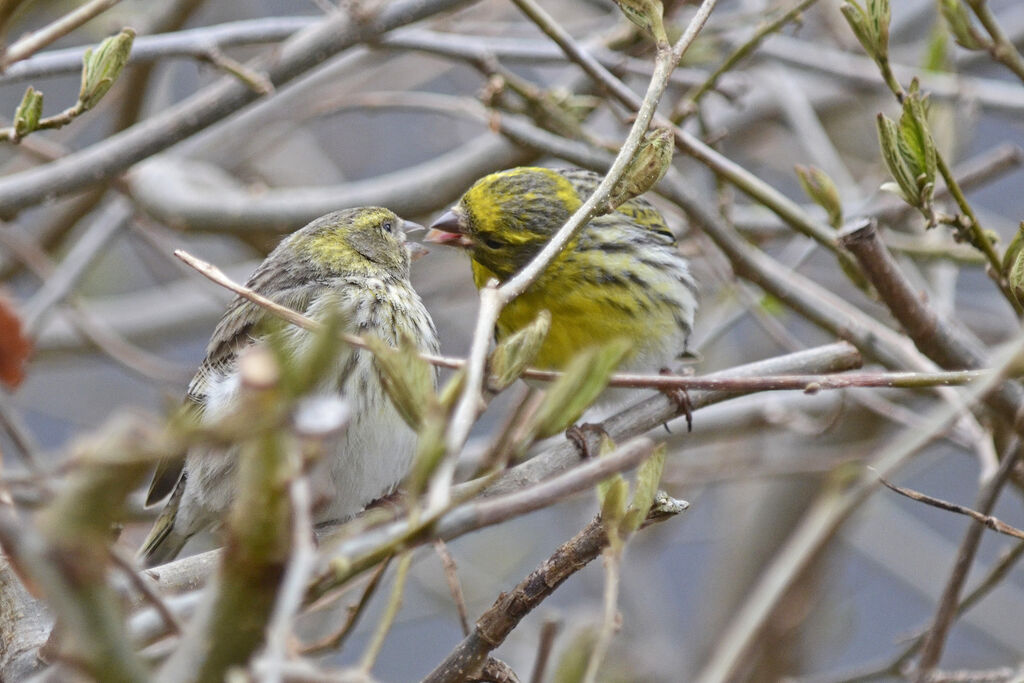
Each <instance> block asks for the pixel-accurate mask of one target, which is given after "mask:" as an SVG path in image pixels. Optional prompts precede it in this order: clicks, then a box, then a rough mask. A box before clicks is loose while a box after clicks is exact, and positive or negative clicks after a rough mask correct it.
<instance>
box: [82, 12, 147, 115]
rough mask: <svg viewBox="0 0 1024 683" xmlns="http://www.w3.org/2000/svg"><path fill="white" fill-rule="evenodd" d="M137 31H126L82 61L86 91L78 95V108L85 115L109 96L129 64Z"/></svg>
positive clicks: (122, 30) (124, 29) (90, 51)
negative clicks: (105, 96)
mask: <svg viewBox="0 0 1024 683" xmlns="http://www.w3.org/2000/svg"><path fill="white" fill-rule="evenodd" d="M133 40H135V31H134V30H133V29H131V28H127V27H126V28H123V29H121V32H120V33H118V34H117V35H116V36H111V37H110V38H107V39H106V40H104V41H103V42H102V43H100V44H99V47H97V48H96V51H95V52H94V51H93V50H92V49H88V50H86V51H85V57H84V58H83V59H82V88H81V90H79V92H78V104H79V106H80V107H81V108H82V111H89V110H90V109H92V108H93V107H95V106H96V104H97V103H99V101H100V100H101V99H103V96H104V95H106V94H107V91H108V90H110V87H111V86H112V85H114V81H116V80H117V77H118V76H120V75H121V70H122V69H124V65H125V64H127V63H128V55H129V54H131V51H132V41H133Z"/></svg>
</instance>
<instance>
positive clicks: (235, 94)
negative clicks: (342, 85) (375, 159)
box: [0, 0, 467, 214]
mask: <svg viewBox="0 0 1024 683" xmlns="http://www.w3.org/2000/svg"><path fill="white" fill-rule="evenodd" d="M466 1H467V0H395V2H391V3H388V4H387V5H385V6H383V7H382V8H381V9H380V11H379V12H378V13H377V14H376V15H375V16H372V17H367V18H366V19H365V20H363V21H360V22H358V23H356V22H352V21H351V20H350V19H349V18H348V17H347V16H344V15H342V14H341V13H339V14H336V15H332V16H329V17H327V18H325V19H323V20H321V21H320V22H318V23H317V24H315V25H313V26H310V27H309V28H307V29H304V30H302V31H300V32H299V33H297V34H296V35H294V36H293V37H292V38H290V39H288V40H287V41H285V42H284V43H283V44H282V45H281V46H280V48H278V49H275V50H274V51H273V55H272V56H268V58H266V59H263V60H258V61H256V62H255V63H253V64H251V65H250V66H251V67H253V68H256V69H260V70H263V71H265V72H266V73H267V75H268V77H269V78H270V81H271V82H272V83H273V84H274V85H275V87H280V86H281V85H283V84H284V83H287V82H289V81H291V80H292V79H294V78H295V77H297V76H299V75H301V74H303V73H305V72H307V71H309V70H310V69H312V68H314V67H315V66H317V65H319V64H320V63H322V62H323V61H324V60H326V59H327V58H328V57H331V56H333V55H335V54H337V53H339V52H341V51H342V50H345V49H347V48H350V47H352V46H353V45H356V44H359V43H362V42H365V41H367V40H370V39H372V38H373V37H374V36H377V35H379V34H381V33H385V32H387V31H390V30H391V29H394V28H397V27H398V26H402V25H405V24H407V23H411V22H414V21H418V20H419V19H423V18H425V17H428V16H431V15H433V14H435V13H437V12H440V11H442V10H446V9H451V8H452V7H455V6H458V5H460V4H463V3H464V2H466ZM258 97H259V94H258V93H255V92H253V91H252V90H251V89H250V88H249V87H247V86H246V85H245V84H243V83H240V82H238V81H237V79H234V78H231V77H226V78H222V79H220V80H219V81H217V82H216V83H214V84H212V85H210V86H208V87H207V88H204V89H203V90H201V91H200V92H198V93H196V94H195V95H193V96H192V97H189V98H188V99H186V100H183V101H182V102H179V103H177V104H175V105H173V106H170V107H168V108H167V109H165V110H163V111H162V112H160V113H159V114H156V115H154V116H153V117H151V118H149V119H146V120H145V121H143V122H141V123H138V124H136V125H134V126H132V127H131V128H129V129H127V130H125V131H123V132H121V133H118V134H116V135H113V136H110V137H108V138H106V139H104V140H103V141H101V142H98V143H96V144H95V145H92V146H91V147H88V148H86V149H84V150H82V151H79V152H75V153H73V154H70V155H68V156H66V157H64V158H62V159H60V160H58V161H55V162H52V163H49V164H45V165H43V166H40V167H37V168H33V169H30V170H28V171H22V172H20V173H15V174H13V175H9V176H6V177H4V178H2V179H0V206H2V207H3V208H4V211H5V212H7V213H8V214H10V213H16V212H17V211H20V210H21V209H24V208H27V207H29V206H33V205H35V204H37V203H39V202H40V201H42V200H44V199H46V198H54V197H60V196H63V195H65V194H67V193H70V192H74V191H76V190H79V189H82V188H84V187H88V186H90V185H93V184H95V183H99V182H102V181H105V180H107V179H109V178H110V177H112V176H115V175H117V174H119V173H122V172H123V171H125V170H126V169H127V168H128V167H129V166H131V165H132V164H134V163H136V162H139V161H141V160H142V159H145V158H146V157H149V156H151V155H152V154H154V153H156V152H159V151H161V150H163V149H166V148H167V147H169V146H171V145H173V144H174V143H175V142H178V141H180V140H182V139H184V138H186V137H188V136H190V135H192V134H193V133H196V132H197V131H200V130H202V129H204V128H206V127H207V126H209V125H211V124H213V123H216V122H217V121H220V120H221V119H223V118H225V117H226V116H228V115H229V114H231V113H233V112H235V111H237V110H238V109H240V108H241V107H243V106H244V105H246V104H248V103H250V102H252V101H253V100H255V99H257V98H258Z"/></svg>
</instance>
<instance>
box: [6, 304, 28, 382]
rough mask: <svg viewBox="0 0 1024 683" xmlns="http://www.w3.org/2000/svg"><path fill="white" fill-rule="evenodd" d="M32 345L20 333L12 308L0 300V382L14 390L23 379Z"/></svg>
mask: <svg viewBox="0 0 1024 683" xmlns="http://www.w3.org/2000/svg"><path fill="white" fill-rule="evenodd" d="M30 353H32V343H31V342H30V341H29V340H28V338H26V337H25V335H24V334H23V333H22V331H21V320H20V319H19V318H18V315H17V313H15V312H14V306H12V305H11V303H10V302H9V301H8V300H7V299H4V298H0V382H3V383H4V384H6V385H7V386H9V387H10V388H12V389H14V388H15V387H17V386H18V385H19V384H21V380H23V379H25V367H24V366H25V361H26V360H28V356H29V354H30Z"/></svg>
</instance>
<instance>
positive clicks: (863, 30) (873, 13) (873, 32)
mask: <svg viewBox="0 0 1024 683" xmlns="http://www.w3.org/2000/svg"><path fill="white" fill-rule="evenodd" d="M867 3H868V4H867V8H866V9H865V8H864V7H862V6H861V4H860V3H859V2H857V1H856V0H848V2H845V3H843V5H842V6H841V7H840V8H839V9H840V10H841V11H842V13H843V16H844V17H846V21H847V23H848V24H850V28H851V29H852V30H853V34H854V35H855V36H856V37H857V40H858V41H859V42H860V44H861V46H862V47H863V48H864V51H865V52H867V53H868V56H869V57H871V58H872V59H874V60H875V61H876V62H879V63H882V62H884V61H886V60H887V59H888V57H889V0H867Z"/></svg>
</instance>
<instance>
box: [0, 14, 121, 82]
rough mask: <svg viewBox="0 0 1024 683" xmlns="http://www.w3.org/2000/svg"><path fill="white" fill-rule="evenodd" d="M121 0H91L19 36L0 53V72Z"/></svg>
mask: <svg viewBox="0 0 1024 683" xmlns="http://www.w3.org/2000/svg"><path fill="white" fill-rule="evenodd" d="M120 1H121V0H91V1H90V2H87V3H85V4H84V5H82V6H81V7H78V8H77V9H75V10H74V11H72V12H68V13H67V14H65V15H64V16H62V17H61V18H60V19H57V20H56V21H54V22H52V23H50V24H47V25H46V26H44V27H43V28H41V29H39V30H38V31H33V32H32V33H29V34H28V35H26V36H23V37H21V38H19V39H18V40H17V41H15V42H14V44H13V45H11V46H10V47H9V48H7V50H6V51H4V52H3V54H0V72H2V71H4V70H5V69H6V68H7V67H8V66H10V65H11V64H14V63H15V62H18V61H21V60H22V59H25V58H26V57H29V56H31V55H33V54H34V53H36V52H38V51H39V50H42V49H43V48H44V47H46V46H47V45H49V44H50V43H52V42H54V41H55V40H57V39H59V38H61V37H63V36H66V35H67V34H69V33H71V32H72V31H74V30H75V29H76V28H78V27H79V26H81V25H82V24H84V23H85V22H87V21H89V20H90V19H92V18H93V17H95V16H97V15H99V14H101V13H102V12H105V11H106V10H108V9H110V8H111V7H113V6H114V5H116V4H117V3H119V2H120Z"/></svg>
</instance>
